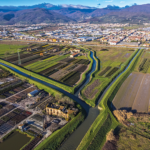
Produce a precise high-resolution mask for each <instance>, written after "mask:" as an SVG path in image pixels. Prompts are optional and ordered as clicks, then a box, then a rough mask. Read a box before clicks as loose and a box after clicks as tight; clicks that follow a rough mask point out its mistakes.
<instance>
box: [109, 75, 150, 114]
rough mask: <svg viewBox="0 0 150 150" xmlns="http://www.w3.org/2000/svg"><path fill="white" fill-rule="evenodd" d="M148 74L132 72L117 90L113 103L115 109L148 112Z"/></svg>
mask: <svg viewBox="0 0 150 150" xmlns="http://www.w3.org/2000/svg"><path fill="white" fill-rule="evenodd" d="M149 98H150V74H143V73H132V74H130V75H129V77H128V78H127V79H126V81H125V82H124V83H123V84H122V86H121V87H120V89H119V91H118V92H117V94H116V96H115V98H114V100H113V102H112V103H113V105H114V107H115V108H116V109H126V110H133V111H135V112H136V111H137V112H148V107H149Z"/></svg>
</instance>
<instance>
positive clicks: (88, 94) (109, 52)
mask: <svg viewBox="0 0 150 150" xmlns="http://www.w3.org/2000/svg"><path fill="white" fill-rule="evenodd" d="M92 49H94V50H95V51H96V56H97V58H98V59H99V68H100V69H99V71H98V72H97V73H96V74H95V77H94V78H93V79H92V80H91V82H90V83H89V84H88V85H87V86H86V87H85V88H84V89H83V90H82V93H81V94H82V97H83V98H84V100H85V101H86V102H88V103H90V104H92V105H93V104H95V103H96V101H97V98H98V95H100V94H101V92H102V91H103V89H104V88H105V87H106V86H107V85H108V83H109V82H110V80H112V78H113V77H114V76H115V74H116V73H117V72H118V71H119V69H120V67H121V66H122V65H123V64H124V63H125V62H126V61H127V60H128V59H129V58H130V56H131V55H132V54H133V53H134V51H135V49H132V48H130V49H129V48H128V49H126V48H107V47H102V48H100V49H97V47H92Z"/></svg>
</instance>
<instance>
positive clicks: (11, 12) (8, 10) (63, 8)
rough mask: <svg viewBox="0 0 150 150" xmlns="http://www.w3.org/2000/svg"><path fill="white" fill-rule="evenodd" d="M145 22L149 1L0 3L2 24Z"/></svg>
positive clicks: (147, 20) (147, 16)
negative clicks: (127, 3) (97, 5)
mask: <svg viewBox="0 0 150 150" xmlns="http://www.w3.org/2000/svg"><path fill="white" fill-rule="evenodd" d="M42 22H43V23H59V22H63V23H67V22H90V23H132V24H136V23H140V24H142V23H144V22H150V4H144V5H133V6H125V7H119V6H111V5H108V6H107V7H106V8H95V7H89V6H82V5H66V4H64V5H52V4H49V3H43V4H38V5H33V6H0V24H15V23H25V24H34V23H42Z"/></svg>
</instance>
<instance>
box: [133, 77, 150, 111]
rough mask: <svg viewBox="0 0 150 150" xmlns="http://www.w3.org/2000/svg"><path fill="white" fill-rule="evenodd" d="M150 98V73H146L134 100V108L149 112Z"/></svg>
mask: <svg viewBox="0 0 150 150" xmlns="http://www.w3.org/2000/svg"><path fill="white" fill-rule="evenodd" d="M149 98H150V74H145V75H144V76H143V80H142V81H141V84H140V87H139V90H138V92H137V95H136V98H135V100H134V103H133V106H132V109H133V110H137V111H138V112H148V105H149Z"/></svg>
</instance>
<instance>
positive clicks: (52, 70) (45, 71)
mask: <svg viewBox="0 0 150 150" xmlns="http://www.w3.org/2000/svg"><path fill="white" fill-rule="evenodd" d="M74 54H76V55H78V57H75V58H74V56H73V55H74ZM3 59H5V60H6V61H9V62H11V63H13V64H15V65H19V66H22V67H24V68H26V69H28V70H30V71H33V72H35V73H39V74H40V75H43V76H46V77H48V78H50V79H53V80H56V81H59V82H62V83H65V84H66V85H69V86H74V85H75V84H76V83H77V82H78V81H79V80H80V77H81V75H82V73H83V72H84V71H85V70H86V69H87V68H88V65H89V64H90V61H89V60H88V53H87V52H86V51H85V50H84V49H80V48H76V47H75V46H63V45H61V46H59V45H49V44H46V45H42V44H32V45H28V46H26V47H22V48H21V49H20V51H19V54H18V53H14V54H11V55H9V56H7V57H6V56H5V55H4V56H3Z"/></svg>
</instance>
